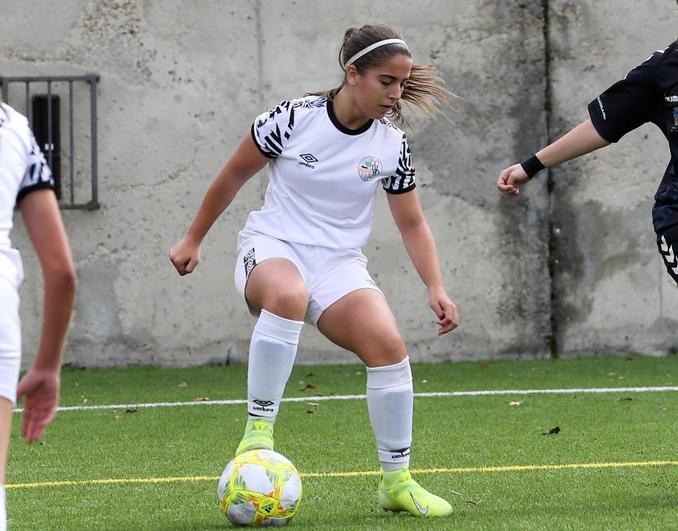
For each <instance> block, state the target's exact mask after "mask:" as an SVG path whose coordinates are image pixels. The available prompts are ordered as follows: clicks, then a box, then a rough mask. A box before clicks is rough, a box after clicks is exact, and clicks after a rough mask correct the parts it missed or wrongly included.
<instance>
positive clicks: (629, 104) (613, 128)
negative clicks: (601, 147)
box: [588, 52, 664, 142]
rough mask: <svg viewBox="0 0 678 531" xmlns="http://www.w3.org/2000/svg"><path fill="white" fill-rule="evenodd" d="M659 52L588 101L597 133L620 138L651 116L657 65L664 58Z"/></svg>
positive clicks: (613, 140) (607, 137)
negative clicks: (654, 76) (654, 74)
mask: <svg viewBox="0 0 678 531" xmlns="http://www.w3.org/2000/svg"><path fill="white" fill-rule="evenodd" d="M663 55H664V54H663V53H662V52H656V53H654V54H652V56H650V58H649V59H647V61H645V62H644V63H643V64H641V65H640V66H637V67H636V68H634V69H633V70H631V71H630V72H629V73H628V74H627V75H626V78H624V79H622V80H621V81H618V82H617V83H615V84H614V85H612V86H611V87H610V88H608V89H607V90H606V91H605V92H603V93H602V94H601V95H600V96H598V97H597V98H596V99H595V100H593V101H592V102H591V103H589V107H588V110H589V116H590V117H591V122H592V123H593V126H594V127H595V128H596V131H598V134H599V135H600V136H601V137H602V138H603V139H605V140H607V141H608V142H617V141H619V139H620V138H621V137H622V136H624V135H625V134H626V133H628V132H629V131H632V130H633V129H636V128H637V127H640V126H641V125H643V124H644V123H646V122H649V121H651V120H652V117H653V111H654V109H655V106H656V102H657V101H658V100H657V97H656V96H657V94H656V93H657V88H656V87H657V85H656V83H655V82H654V78H653V72H654V66H655V65H656V64H657V63H658V62H660V61H661V59H662V58H663Z"/></svg>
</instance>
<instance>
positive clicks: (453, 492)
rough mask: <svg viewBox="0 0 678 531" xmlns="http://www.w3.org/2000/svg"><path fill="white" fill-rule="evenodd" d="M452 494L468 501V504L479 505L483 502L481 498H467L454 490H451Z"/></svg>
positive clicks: (465, 501)
mask: <svg viewBox="0 0 678 531" xmlns="http://www.w3.org/2000/svg"><path fill="white" fill-rule="evenodd" d="M452 494H454V495H455V496H458V497H460V498H461V499H462V500H464V503H468V504H469V505H480V504H481V503H482V502H483V500H470V499H469V500H467V499H466V497H465V496H464V495H463V494H462V493H461V492H457V491H455V490H453V491H452Z"/></svg>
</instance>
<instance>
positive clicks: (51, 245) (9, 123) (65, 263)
mask: <svg viewBox="0 0 678 531" xmlns="http://www.w3.org/2000/svg"><path fill="white" fill-rule="evenodd" d="M53 188H54V181H53V180H52V174H51V172H50V170H49V168H48V167H47V164H46V163H45V158H44V157H43V155H42V153H41V152H40V148H39V147H38V146H37V144H36V142H35V139H34V138H33V133H32V132H31V130H30V128H29V126H28V122H27V121H26V118H25V117H24V116H22V115H21V114H19V113H18V112H16V111H15V110H14V109H12V108H11V107H10V106H9V105H6V104H4V103H2V102H0V530H4V529H6V526H7V517H6V513H5V488H4V485H5V466H6V464H7V450H8V447H9V438H10V427H11V422H12V406H13V405H14V403H15V401H16V397H17V394H18V395H19V396H23V397H24V420H23V426H22V434H23V436H24V437H25V438H26V440H27V441H28V442H29V443H32V442H35V441H37V440H38V439H39V438H40V437H41V436H42V432H43V430H44V429H45V426H47V424H49V423H50V422H51V420H52V419H53V418H54V414H55V412H56V407H57V401H58V397H59V370H60V368H61V353H62V350H63V345H64V338H65V336H66V331H67V329H68V323H69V321H70V318H71V313H72V309H73V301H74V298H75V268H74V267H73V261H72V258H71V251H70V248H69V245H68V239H67V237H66V231H65V230H64V226H63V224H62V222H61V216H60V214H59V207H58V205H57V201H56V196H55V195H54V191H53ZM15 206H18V208H19V210H20V211H21V214H22V216H23V218H24V221H25V223H26V228H27V230H28V234H29V236H30V238H31V241H32V242H33V246H34V247H35V250H36V252H37V254H38V259H39V260H40V265H41V267H42V272H43V276H44V280H45V300H44V308H43V310H44V313H43V322H42V335H41V338H40V347H39V350H38V354H37V356H36V358H35V361H34V363H33V366H32V367H31V369H30V370H29V371H28V372H27V373H26V375H25V376H24V377H23V379H22V380H21V382H20V383H19V387H18V390H17V379H18V376H19V365H20V362H21V330H20V323H19V294H18V291H17V290H18V288H19V284H20V283H21V281H22V278H23V269H22V267H21V258H20V256H19V253H18V252H17V251H16V250H15V249H12V246H11V242H10V239H9V232H10V230H11V229H12V217H13V213H14V207H15Z"/></svg>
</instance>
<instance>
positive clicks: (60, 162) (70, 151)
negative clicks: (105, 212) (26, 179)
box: [0, 74, 99, 210]
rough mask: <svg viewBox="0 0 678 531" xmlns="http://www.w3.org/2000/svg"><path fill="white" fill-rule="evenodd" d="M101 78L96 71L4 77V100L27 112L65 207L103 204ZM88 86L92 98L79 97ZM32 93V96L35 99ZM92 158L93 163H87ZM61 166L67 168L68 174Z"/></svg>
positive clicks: (0, 87) (90, 207)
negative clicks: (99, 169)
mask: <svg viewBox="0 0 678 531" xmlns="http://www.w3.org/2000/svg"><path fill="white" fill-rule="evenodd" d="M98 81H99V76H98V75H96V74H87V75H84V76H18V77H17V76H15V77H9V76H0V90H1V91H2V99H3V101H5V102H6V103H7V104H9V105H11V106H12V107H14V108H15V109H17V110H18V111H19V112H22V113H23V114H25V115H26V117H27V118H28V122H29V124H31V127H32V128H33V129H34V133H35V136H36V139H37V141H38V143H39V145H40V148H41V149H42V150H43V153H44V154H45V158H46V159H47V163H48V164H49V166H50V168H51V169H52V173H53V174H54V177H55V184H56V188H57V190H56V191H57V197H58V198H59V206H60V207H61V208H62V209H81V210H94V209H97V208H99V200H98V173H97V82H98ZM22 85H23V90H22ZM87 89H89V90H88V92H89V102H87V97H86V96H84V95H83V96H82V97H81V96H80V92H82V91H87ZM22 96H23V107H22ZM31 96H33V97H32V99H31ZM64 100H65V101H68V112H67V115H66V116H67V119H66V120H65V121H66V124H65V125H64V123H63V122H64V120H62V119H61V117H62V110H61V102H62V101H64ZM88 117H89V119H87V118H88ZM76 125H77V126H78V127H76ZM62 127H64V128H66V130H67V135H62V134H61V129H62ZM62 139H63V140H64V141H63V142H62ZM63 144H65V145H66V146H67V149H66V150H65V156H62V150H61V146H62V145H63ZM87 146H89V153H87ZM76 148H79V149H76ZM88 155H89V156H88ZM88 160H89V164H87V162H88ZM62 169H65V172H63V174H62ZM88 170H89V171H88ZM64 174H65V175H67V179H63V178H62V175H64Z"/></svg>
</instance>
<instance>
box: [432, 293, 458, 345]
mask: <svg viewBox="0 0 678 531" xmlns="http://www.w3.org/2000/svg"><path fill="white" fill-rule="evenodd" d="M429 304H430V305H431V309H432V310H433V311H434V312H435V314H436V316H437V317H438V320H437V321H436V324H437V325H438V327H439V328H438V335H439V336H442V335H443V334H447V333H448V332H451V331H452V330H454V329H455V328H457V327H458V326H459V310H458V309H457V305H456V304H454V302H452V299H450V297H449V295H447V293H445V290H444V289H434V290H431V291H430V293H429Z"/></svg>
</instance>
